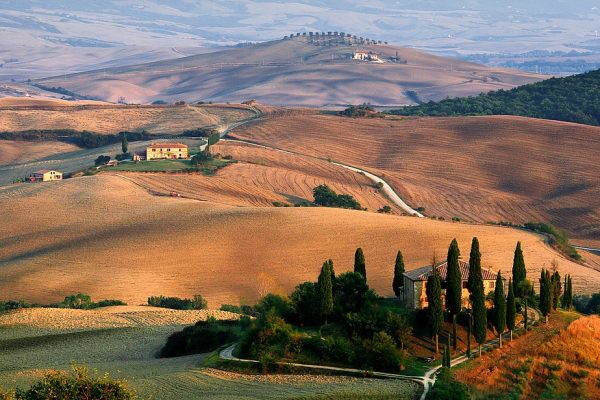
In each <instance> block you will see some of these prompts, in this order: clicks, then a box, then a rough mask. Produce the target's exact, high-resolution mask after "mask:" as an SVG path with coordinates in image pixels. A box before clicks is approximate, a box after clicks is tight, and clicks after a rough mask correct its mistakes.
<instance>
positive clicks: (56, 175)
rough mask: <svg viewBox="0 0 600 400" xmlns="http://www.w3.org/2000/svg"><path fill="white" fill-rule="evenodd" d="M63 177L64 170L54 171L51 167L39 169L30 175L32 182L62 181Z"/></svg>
mask: <svg viewBox="0 0 600 400" xmlns="http://www.w3.org/2000/svg"><path fill="white" fill-rule="evenodd" d="M62 178H63V174H62V172H58V171H54V170H51V169H42V170H39V171H35V172H34V173H33V174H31V175H30V176H29V180H31V182H48V181H61V180H62Z"/></svg>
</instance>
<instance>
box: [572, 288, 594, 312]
mask: <svg viewBox="0 0 600 400" xmlns="http://www.w3.org/2000/svg"><path fill="white" fill-rule="evenodd" d="M572 302H573V304H574V306H575V309H576V310H577V311H579V312H580V313H583V314H600V293H594V294H593V295H591V296H576V297H574V298H573V300H572Z"/></svg>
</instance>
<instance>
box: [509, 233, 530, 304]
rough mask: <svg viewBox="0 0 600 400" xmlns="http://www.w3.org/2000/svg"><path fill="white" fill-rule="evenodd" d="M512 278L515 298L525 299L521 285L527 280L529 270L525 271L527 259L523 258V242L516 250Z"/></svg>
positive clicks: (519, 243)
mask: <svg viewBox="0 0 600 400" xmlns="http://www.w3.org/2000/svg"><path fill="white" fill-rule="evenodd" d="M512 278H513V279H512V281H513V286H514V288H513V289H514V291H515V296H516V297H523V291H522V287H521V284H522V282H523V281H524V280H525V279H527V270H526V269H525V259H524V258H523V250H521V242H517V248H516V249H515V257H514V260H513V268H512Z"/></svg>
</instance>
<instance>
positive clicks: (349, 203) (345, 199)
mask: <svg viewBox="0 0 600 400" xmlns="http://www.w3.org/2000/svg"><path fill="white" fill-rule="evenodd" d="M313 196H314V199H315V200H314V204H315V205H318V206H323V207H338V208H350V209H353V210H362V207H361V205H360V203H359V202H358V201H356V199H355V198H354V197H352V196H351V195H349V194H337V193H336V192H335V191H333V189H331V188H330V187H329V186H327V185H325V184H323V185H319V186H317V187H315V188H314V189H313Z"/></svg>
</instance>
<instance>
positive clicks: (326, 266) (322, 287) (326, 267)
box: [317, 261, 333, 325]
mask: <svg viewBox="0 0 600 400" xmlns="http://www.w3.org/2000/svg"><path fill="white" fill-rule="evenodd" d="M332 267H333V266H332V265H331V264H330V263H329V261H325V262H324V263H323V266H322V267H321V273H320V274H319V279H318V281H317V285H318V289H319V295H320V302H319V303H320V304H319V309H320V310H319V311H320V313H321V316H322V318H323V319H324V320H325V324H326V325H327V318H328V317H329V316H330V315H331V314H332V313H333V282H332V281H331V272H332Z"/></svg>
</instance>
